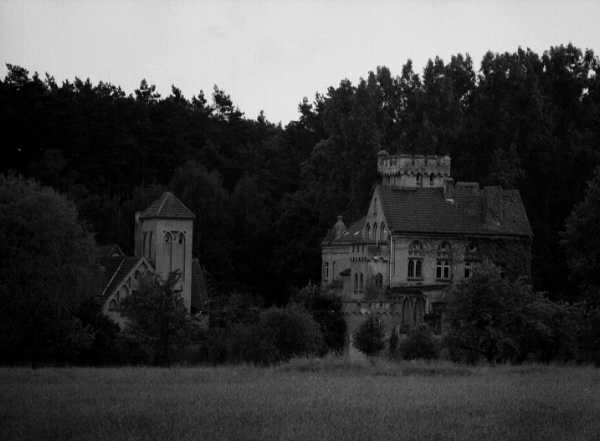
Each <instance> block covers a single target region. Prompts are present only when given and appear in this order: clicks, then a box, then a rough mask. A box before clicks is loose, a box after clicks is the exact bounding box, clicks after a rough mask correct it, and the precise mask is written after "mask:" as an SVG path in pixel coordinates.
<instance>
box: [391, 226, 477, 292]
mask: <svg viewBox="0 0 600 441" xmlns="http://www.w3.org/2000/svg"><path fill="white" fill-rule="evenodd" d="M415 241H418V242H419V243H420V244H421V245H422V247H423V248H422V253H421V256H420V259H421V261H422V269H421V274H422V277H421V278H420V279H419V280H411V279H409V277H408V264H409V258H410V257H411V256H410V255H409V247H410V245H411V243H413V242H415ZM443 243H447V244H449V245H450V255H449V263H450V281H452V282H457V281H460V280H462V279H464V275H465V262H466V261H469V258H468V256H469V253H468V252H467V247H469V246H470V244H473V245H475V247H477V246H478V242H477V240H476V239H467V238H456V237H431V236H423V235H410V236H409V235H401V236H400V235H394V237H393V238H392V247H393V253H392V264H391V286H392V287H394V286H421V285H427V284H437V283H440V282H443V283H446V282H448V280H444V279H443V278H442V279H438V278H437V275H436V266H437V265H436V264H437V259H438V250H439V247H440V245H442V244H443ZM476 249H477V248H476ZM473 251H474V250H473ZM476 255H477V251H474V252H473V257H475V256H476ZM412 257H414V258H419V255H418V254H416V255H415V256H412Z"/></svg>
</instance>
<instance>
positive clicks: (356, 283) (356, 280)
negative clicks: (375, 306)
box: [354, 273, 358, 293]
mask: <svg viewBox="0 0 600 441" xmlns="http://www.w3.org/2000/svg"><path fill="white" fill-rule="evenodd" d="M354 292H355V293H356V292H358V273H354Z"/></svg>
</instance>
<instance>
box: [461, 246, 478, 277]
mask: <svg viewBox="0 0 600 441" xmlns="http://www.w3.org/2000/svg"><path fill="white" fill-rule="evenodd" d="M477 260H478V249H477V244H476V243H475V242H469V243H468V244H467V246H466V248H465V274H464V275H465V279H469V278H470V277H471V276H472V275H473V268H474V265H475V262H476V261H477Z"/></svg>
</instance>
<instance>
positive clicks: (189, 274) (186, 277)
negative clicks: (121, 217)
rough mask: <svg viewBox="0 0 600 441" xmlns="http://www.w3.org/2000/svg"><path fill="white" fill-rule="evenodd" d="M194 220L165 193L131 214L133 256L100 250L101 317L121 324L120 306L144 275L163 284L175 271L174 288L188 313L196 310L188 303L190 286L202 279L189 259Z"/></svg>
mask: <svg viewBox="0 0 600 441" xmlns="http://www.w3.org/2000/svg"><path fill="white" fill-rule="evenodd" d="M194 218H195V216H194V213H192V212H191V211H190V209H189V208H187V207H186V206H185V205H184V204H183V202H181V201H180V200H179V199H178V198H177V197H176V196H175V195H174V194H172V193H169V192H165V193H163V194H162V196H161V197H160V198H159V199H157V200H156V201H154V202H153V203H152V204H150V206H149V207H148V208H147V209H146V210H144V211H142V212H137V213H135V237H134V241H135V244H134V245H135V246H134V249H135V255H134V256H125V254H124V253H123V252H122V251H121V249H120V248H119V247H118V246H116V245H111V246H105V247H102V248H101V249H100V252H101V253H103V255H102V256H101V257H100V263H101V265H102V267H103V268H104V286H103V289H102V293H101V297H102V301H103V307H102V311H103V312H104V314H106V315H107V316H108V317H110V318H111V319H113V320H114V321H115V322H117V323H119V324H123V322H124V319H123V317H122V315H121V313H120V302H121V300H122V299H123V298H125V297H126V296H128V295H129V294H130V293H131V292H133V291H136V290H137V289H138V288H139V283H140V281H141V278H143V277H144V275H146V273H148V272H151V273H154V274H157V275H158V276H160V277H161V279H163V280H166V279H167V277H168V276H169V274H170V273H171V272H173V271H178V272H179V274H180V278H179V281H178V282H177V285H176V286H175V288H176V289H178V290H181V294H182V296H183V301H184V304H185V307H186V309H187V310H188V312H192V311H193V309H197V308H193V306H196V305H193V301H192V300H193V299H192V297H193V296H192V292H193V286H192V285H193V284H194V283H196V282H197V279H198V277H202V270H201V268H200V266H199V265H198V263H197V261H194V260H193V259H192V244H193V231H194V229H193V227H194ZM194 273H195V274H194ZM200 282H201V281H200Z"/></svg>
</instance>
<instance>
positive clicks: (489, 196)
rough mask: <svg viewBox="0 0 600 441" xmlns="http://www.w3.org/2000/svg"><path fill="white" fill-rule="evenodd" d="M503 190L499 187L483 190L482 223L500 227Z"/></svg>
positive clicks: (502, 209)
mask: <svg viewBox="0 0 600 441" xmlns="http://www.w3.org/2000/svg"><path fill="white" fill-rule="evenodd" d="M503 193H504V192H503V190H502V187H500V186H493V187H484V188H483V221H484V222H485V223H486V224H488V225H500V224H501V223H502V221H503V220H504V201H503V200H502V199H503Z"/></svg>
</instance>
